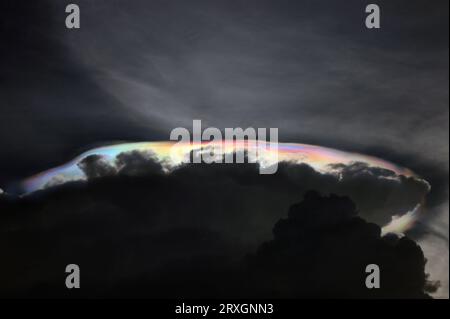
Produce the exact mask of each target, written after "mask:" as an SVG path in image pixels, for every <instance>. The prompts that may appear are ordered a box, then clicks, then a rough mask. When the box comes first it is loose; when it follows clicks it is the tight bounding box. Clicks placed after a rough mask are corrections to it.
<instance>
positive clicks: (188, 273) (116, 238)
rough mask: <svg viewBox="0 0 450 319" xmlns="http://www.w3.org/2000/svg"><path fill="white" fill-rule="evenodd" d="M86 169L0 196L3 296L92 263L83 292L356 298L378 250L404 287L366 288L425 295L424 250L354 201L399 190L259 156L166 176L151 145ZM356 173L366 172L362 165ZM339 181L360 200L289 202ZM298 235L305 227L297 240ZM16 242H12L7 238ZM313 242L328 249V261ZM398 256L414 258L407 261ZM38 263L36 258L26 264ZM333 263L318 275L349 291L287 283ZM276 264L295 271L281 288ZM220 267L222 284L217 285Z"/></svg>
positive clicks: (52, 290) (57, 285)
mask: <svg viewBox="0 0 450 319" xmlns="http://www.w3.org/2000/svg"><path fill="white" fill-rule="evenodd" d="M358 165H359V164H358ZM79 167H80V168H82V169H83V170H84V172H85V173H86V175H87V176H88V177H89V179H88V181H87V182H83V183H80V182H72V183H66V184H64V185H60V186H58V187H53V188H50V189H48V190H45V191H41V192H37V193H35V194H31V195H29V196H26V197H24V198H21V199H17V200H14V201H4V200H3V201H2V200H0V209H1V211H2V215H1V217H0V218H1V223H0V249H2V251H3V252H4V256H5V258H4V260H5V262H3V263H2V264H1V265H0V276H2V278H1V280H2V282H4V285H2V287H1V288H0V294H1V295H4V296H10V295H11V294H13V295H14V294H15V295H18V296H24V295H27V296H28V295H29V296H34V295H42V294H44V295H45V294H46V293H48V295H49V296H65V294H66V293H67V292H66V291H65V290H64V291H62V290H61V282H63V281H64V278H62V276H63V275H64V273H63V272H62V271H61V269H64V267H65V265H66V264H68V263H74V262H75V263H78V264H79V265H80V266H81V267H82V268H83V269H88V271H85V272H84V273H85V274H86V273H88V274H87V275H84V277H83V281H84V283H85V284H84V285H85V288H84V289H83V291H81V292H79V293H80V294H81V295H82V296H106V295H109V296H111V295H114V296H124V295H130V296H149V294H150V296H153V297H187V296H205V297H213V296H224V295H227V296H231V297H232V296H236V294H238V295H239V292H241V293H242V294H243V296H257V295H260V294H263V296H268V297H270V296H306V295H307V294H308V291H309V292H311V293H312V294H314V295H317V296H326V295H327V294H329V295H331V294H334V293H336V294H337V296H356V295H358V294H360V293H362V292H361V291H362V290H361V289H360V287H359V286H357V283H356V282H357V281H358V282H359V280H360V279H361V278H360V277H361V276H362V275H361V273H359V272H357V268H356V267H359V266H361V265H362V264H361V263H362V261H364V262H366V261H367V262H368V261H369V260H371V261H376V262H380V263H381V264H383V265H385V266H384V267H386V269H394V270H389V271H390V272H389V274H392V276H391V275H388V276H387V277H386V278H389V280H390V281H391V284H390V285H391V286H389V287H396V286H398V290H392V291H391V290H389V291H384V292H380V294H379V295H377V294H362V295H361V296H365V297H372V296H383V297H401V296H404V297H405V296H414V297H424V296H425V295H424V294H423V290H424V287H425V279H424V278H425V277H424V276H425V274H424V271H423V265H424V263H425V261H424V259H423V255H421V251H420V249H419V248H417V247H416V246H415V245H414V244H413V243H412V242H409V241H406V240H403V241H399V240H398V239H395V240H394V239H393V237H392V236H388V237H386V238H381V237H380V227H379V226H377V225H375V224H367V223H366V222H364V221H363V220H362V219H361V217H363V216H369V217H370V216H371V213H370V212H367V211H364V210H361V209H360V208H359V206H361V205H363V204H364V201H369V202H370V203H371V205H375V206H376V207H377V209H382V207H383V206H384V205H387V204H389V205H391V207H389V206H385V208H386V210H388V211H389V210H390V209H389V208H392V207H399V206H398V205H400V206H402V205H403V204H405V203H404V202H403V199H400V201H399V203H396V202H395V204H393V203H394V202H387V201H381V202H380V203H377V200H378V198H367V197H364V196H360V195H359V193H358V192H357V190H355V189H352V188H351V187H349V186H348V185H354V187H356V188H359V187H361V183H360V182H355V183H354V184H352V183H348V185H347V184H342V182H343V179H342V178H339V177H338V176H335V175H327V174H320V173H317V172H316V171H315V170H314V169H312V168H311V167H309V166H307V165H304V164H303V165H293V164H290V163H282V165H280V166H279V171H278V172H277V174H274V175H260V174H259V169H258V165H257V164H244V165H243V164H186V165H184V166H181V167H179V168H178V169H176V170H174V171H173V172H171V173H170V174H162V173H161V172H162V168H161V166H160V164H158V163H156V162H155V160H154V158H153V157H152V155H151V154H140V153H136V152H132V153H123V154H120V155H119V156H118V157H117V159H116V160H114V161H113V164H111V163H109V162H105V160H104V159H103V158H101V157H89V158H86V159H83V160H82V161H81V162H80V165H79ZM148 168H150V170H148ZM367 169H368V168H366V170H367ZM352 170H354V169H352ZM149 172H150V173H149ZM369 175H370V176H371V178H372V179H373V180H372V179H370V178H369V177H368V176H364V179H363V180H364V182H365V183H369V184H370V183H373V184H374V185H375V186H374V189H378V183H381V182H382V183H387V184H386V186H385V188H386V189H389V187H391V186H389V185H390V184H389V183H394V184H393V185H395V186H392V187H393V189H396V188H397V187H399V185H402V180H397V179H391V178H388V179H386V178H384V177H385V175H386V174H384V173H383V174H381V175H382V178H380V177H379V176H377V175H374V174H369ZM352 177H353V178H356V180H359V178H360V176H359V174H356V175H355V174H353V175H352ZM403 182H404V181H403ZM413 182H414V181H410V183H413ZM416 182H418V183H420V181H416ZM342 185H345V186H346V187H345V191H340V193H348V194H347V195H348V196H350V198H352V196H354V197H355V198H356V200H355V201H354V202H353V201H352V200H350V199H349V198H341V197H338V196H337V195H333V196H331V197H321V196H319V195H318V194H314V193H308V194H307V195H305V196H306V197H305V200H304V201H303V202H302V203H300V204H297V205H294V206H292V207H291V209H290V210H289V207H290V206H291V205H292V204H294V203H296V202H298V201H299V199H301V198H302V195H303V194H305V193H307V190H308V189H317V190H319V191H320V192H322V193H324V194H328V193H330V192H332V191H333V190H339V189H340V187H341V186H342ZM404 186H405V185H403V187H404ZM413 189H415V188H413ZM366 206H369V205H368V204H366ZM406 206H409V203H406V204H405V207H404V208H405V209H406ZM288 211H289V214H288V215H286V213H287V212H288ZM358 214H359V215H360V216H361V217H357V215H358ZM387 215H389V214H386V217H387ZM274 225H275V227H274ZM293 233H298V234H303V235H302V236H303V237H301V238H294V237H292V236H293V235H292V234H293ZM290 234H291V235H292V236H291V235H290ZM286 236H287V237H286ZM289 236H291V237H289ZM288 237H289V238H288ZM333 238H334V240H333ZM11 242H14V243H15V244H14V245H7V243H11ZM263 242H267V244H262V243H263ZM404 242H405V244H403V243H404ZM387 243H390V244H387ZM261 245H262V246H261ZM297 245H298V247H297V248H295V247H296V246H297ZM403 246H405V247H406V248H402V247H403ZM258 247H260V248H259V249H258ZM265 247H266V248H265ZM267 247H278V248H279V250H278V248H277V249H275V251H274V250H273V248H267ZM408 247H409V248H408ZM347 248H348V251H346V250H345V249H347ZM289 249H293V250H292V251H290V250H289ZM255 252H257V253H256V255H255ZM283 252H285V253H286V255H285V256H284V255H283V254H284V253H283ZM314 252H319V253H320V255H323V256H322V257H321V259H317V258H318V257H317V255H316V253H314ZM299 254H301V255H302V256H305V259H304V260H305V262H306V263H308V265H309V266H308V265H306V264H305V265H303V266H302V267H303V268H299V269H300V270H301V273H302V275H301V276H302V277H298V276H300V275H298V274H297V275H296V274H294V273H293V272H292V271H291V270H292V269H291V268H289V267H290V266H289V263H291V262H293V263H294V264H295V263H299V259H300V255H299ZM308 254H309V255H308ZM379 254H381V255H379ZM246 256H247V257H246ZM270 256H274V258H275V259H276V260H280V261H281V260H283V264H284V266H285V267H287V268H286V269H283V267H282V265H281V264H280V265H278V266H277V265H274V264H273V263H271V262H269V260H270ZM283 256H284V257H283ZM287 256H291V257H292V260H290V259H289V258H288V259H286V258H287ZM358 256H360V257H358ZM362 256H364V258H363V257H362ZM383 256H391V258H387V257H383ZM401 256H406V257H405V258H406V259H407V260H409V261H410V263H411V264H408V265H406V264H404V263H403V262H402V260H403V259H402V258H403V257H401ZM372 257H373V258H372ZM283 258H284V259H283ZM386 258H387V259H386ZM31 262H32V263H33V264H36V265H39V266H38V267H31V268H30V267H28V266H27V265H29V264H30V263H31ZM331 264H336V265H339V267H338V269H336V271H331V272H329V273H327V274H322V275H323V276H324V278H325V279H323V280H322V281H320V279H318V280H319V281H318V283H321V284H322V283H323V284H324V280H330V282H332V283H334V282H335V281H336V280H338V279H333V278H334V275H336V277H338V278H347V279H348V281H349V282H351V283H352V285H349V286H348V287H347V288H342V289H344V290H343V291H340V290H327V289H328V288H327V289H325V288H324V287H325V286H314V287H315V288H314V289H312V288H311V287H308V286H304V287H305V290H302V291H298V290H295V289H297V288H294V287H293V286H292V284H287V282H288V281H289V280H288V279H289V278H291V279H292V283H295V282H297V283H298V282H300V283H302V282H304V281H305V280H307V279H306V278H315V276H318V275H319V273H318V272H317V271H316V270H311V269H312V268H314V269H316V268H317V269H322V268H320V267H324V265H331ZM261 267H262V268H261ZM277 267H278V268H277ZM318 267H319V268H318ZM346 267H348V268H349V270H348V271H347V270H345V269H346ZM421 267H422V268H421ZM400 269H401V271H402V272H406V273H407V274H405V275H403V276H410V277H408V278H406V279H408V280H409V279H411V280H412V281H411V282H414V287H412V288H411V287H409V288H411V289H410V290H407V289H406V287H404V286H402V285H403V284H402V283H403V281H401V280H399V279H396V275H397V274H398V273H400ZM350 270H351V271H350ZM323 271H325V270H324V269H323ZM353 271H356V273H353ZM391 271H392V273H391ZM236 272H237V273H236ZM24 273H25V274H26V276H22V275H20V274H24ZM281 273H285V274H286V276H288V277H286V278H287V279H286V278H285V279H286V281H283V282H284V283H285V284H283V285H282V286H277V285H275V282H280V280H281V278H280V277H279V276H282V275H281ZM362 273H363V274H364V272H362ZM218 274H220V276H219V275H218ZM232 274H234V275H236V276H237V277H235V276H234V275H232ZM250 274H253V275H251V276H250ZM355 274H356V275H355ZM269 275H270V276H269ZM221 276H222V277H221ZM258 276H269V277H268V278H269V279H268V280H269V281H268V283H267V285H268V286H267V285H266V284H261V285H259V286H258V285H256V283H257V282H258V281H259V280H258V278H260V279H261V278H262V277H258ZM354 276H356V277H354ZM216 277H221V278H223V279H224V283H223V284H222V283H220V284H217V280H216V279H214V280H213V278H216ZM186 278H188V279H186ZM233 278H234V279H236V278H239V280H233ZM246 278H248V280H247V279H246ZM401 278H403V279H405V278H404V277H401ZM225 279H226V280H225ZM413 279H414V280H413ZM211 283H214V285H212V284H211ZM270 283H273V285H274V286H271V284H270ZM362 283H364V281H362ZM310 284H312V283H311V282H310ZM242 285H244V286H242ZM324 285H325V284H324ZM297 286H298V285H297ZM149 287H151V289H148V288H149ZM217 287H222V288H220V289H219V290H218V288H217ZM248 287H258V288H257V289H256V288H254V289H248ZM336 289H338V288H336ZM326 291H328V293H327V292H326ZM341 292H342V293H344V292H345V294H341ZM233 294H234V295H233Z"/></svg>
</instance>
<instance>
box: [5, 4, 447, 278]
mask: <svg viewBox="0 0 450 319" xmlns="http://www.w3.org/2000/svg"><path fill="white" fill-rule="evenodd" d="M77 3H78V4H79V5H80V7H81V10H82V28H81V29H80V30H76V31H68V30H66V29H65V27H64V19H65V13H64V5H65V3H63V2H60V1H56V0H55V1H47V0H40V1H33V2H30V1H16V0H15V1H8V0H7V1H2V2H1V4H0V9H1V10H0V14H1V15H2V19H0V35H1V38H2V39H3V40H2V43H3V47H2V50H1V57H0V69H1V70H2V72H1V74H0V82H1V90H0V147H1V151H0V185H1V187H6V186H4V185H5V183H6V182H9V181H11V180H14V179H17V177H19V176H20V177H24V176H28V175H30V173H34V172H37V171H42V170H43V169H46V168H48V167H52V166H54V165H55V164H60V163H62V162H65V161H66V160H67V159H68V158H70V157H71V155H73V154H74V153H77V152H78V150H79V149H80V148H84V147H87V145H89V144H91V143H99V142H103V141H111V140H154V139H167V137H168V136H169V132H170V130H171V129H172V128H174V127H176V126H180V125H182V126H186V127H190V126H191V123H192V119H194V118H199V119H202V120H203V122H204V123H205V124H206V125H212V126H216V127H218V128H224V127H237V126H241V127H249V126H253V127H279V128H280V139H282V140H285V141H294V142H309V143H315V144H319V145H325V146H333V147H336V148H341V149H346V150H353V151H359V152H363V153H367V154H374V155H377V156H379V157H382V158H385V159H388V160H391V161H393V162H398V163H399V164H402V165H403V166H405V167H410V168H413V169H414V170H415V171H416V172H418V173H419V174H420V175H421V176H423V177H424V178H425V179H426V180H428V181H430V183H431V186H432V192H431V198H430V199H431V200H430V204H431V205H432V206H433V210H432V211H433V217H430V219H432V218H434V220H433V223H435V224H436V225H438V226H439V225H440V224H442V223H444V224H445V223H446V225H447V226H448V205H447V206H446V205H445V202H447V201H448V159H449V157H448V153H449V151H448V126H449V124H448V123H449V114H448V112H449V108H448V101H449V100H448V85H449V83H448V1H446V0H442V1H433V2H430V1H425V0H424V1H407V0H405V1H395V2H393V1H378V2H377V3H378V4H379V5H380V6H381V9H382V28H381V30H376V31H373V30H372V31H368V30H366V29H365V28H364V26H363V19H364V5H365V4H366V3H363V2H361V1H345V2H342V1H306V0H305V1H264V0H263V1H247V0H246V1H201V0H199V1H158V0H156V1H143V0H136V1H132V2H130V1H109V0H96V1H84V0H78V1H77ZM366 196H367V195H366ZM443 202H444V203H443ZM287 205H288V204H287ZM440 207H446V208H444V209H443V210H442V209H438V208H440ZM444 233H445V234H446V235H447V237H448V227H447V229H446V230H445V232H444ZM426 246H427V247H428V248H429V247H430V246H433V245H429V244H427V245H426ZM436 255H437V256H442V255H447V256H448V248H447V249H446V251H444V252H443V251H439V252H437V253H436ZM440 258H441V257H440ZM444 259H445V258H444ZM447 259H448V257H447ZM431 264H432V265H433V264H435V263H431ZM446 269H447V270H448V263H447V265H446ZM447 272H448V271H447Z"/></svg>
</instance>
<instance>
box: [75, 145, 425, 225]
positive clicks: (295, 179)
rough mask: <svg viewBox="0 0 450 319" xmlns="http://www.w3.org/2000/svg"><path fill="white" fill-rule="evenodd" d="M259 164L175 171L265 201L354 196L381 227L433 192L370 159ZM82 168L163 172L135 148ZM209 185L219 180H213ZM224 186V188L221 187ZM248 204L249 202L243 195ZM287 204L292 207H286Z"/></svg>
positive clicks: (100, 173) (95, 173) (93, 172)
mask: <svg viewBox="0 0 450 319" xmlns="http://www.w3.org/2000/svg"><path fill="white" fill-rule="evenodd" d="M258 165H259V164H257V163H255V164H246V165H244V166H243V167H241V165H236V164H233V165H230V164H205V163H201V164H185V165H182V166H180V167H178V168H176V169H175V170H174V171H172V172H171V173H170V175H171V176H172V178H174V179H176V180H178V181H179V182H180V183H186V182H187V181H189V180H190V179H191V180H198V181H200V180H202V179H203V178H212V179H214V178H216V177H217V176H220V177H222V178H226V179H228V180H229V181H230V183H231V184H232V185H233V186H234V187H236V186H237V187H241V186H242V185H244V184H246V185H248V187H249V188H251V189H255V190H256V189H266V190H267V189H270V191H271V193H268V194H267V195H266V196H267V197H264V198H263V199H261V200H262V201H266V198H270V201H276V200H277V199H280V200H285V199H287V200H288V202H292V201H294V200H296V199H297V196H299V195H301V194H303V193H304V192H305V191H306V190H308V189H316V190H319V191H321V192H323V193H335V194H340V195H347V196H350V197H351V198H352V199H353V200H354V201H355V202H356V203H357V206H358V209H359V210H360V214H361V216H364V218H367V219H368V220H369V221H372V222H376V223H377V224H379V225H385V224H387V223H389V222H390V221H391V220H392V217H393V216H401V215H403V214H405V213H407V212H408V211H411V210H413V209H414V208H415V207H416V206H417V205H418V204H420V203H422V201H423V200H424V198H425V196H426V195H427V193H428V192H429V190H430V186H429V184H428V183H427V182H426V181H424V180H422V179H419V178H417V177H413V176H412V177H405V176H401V175H400V176H398V175H396V174H395V172H393V171H391V170H388V169H383V168H379V167H371V166H369V165H368V164H366V163H360V162H355V163H352V164H349V165H344V164H338V165H333V166H332V173H329V174H324V173H319V172H317V171H316V170H314V169H313V168H312V167H310V166H309V165H307V164H296V163H290V162H281V163H279V165H278V170H277V172H276V174H274V175H272V176H260V175H259V174H258V173H257V172H256V170H257V169H258ZM78 166H79V167H80V168H81V169H82V171H83V172H84V174H85V175H86V177H87V178H88V180H91V179H94V178H99V177H105V176H112V175H119V176H124V175H126V176H141V177H143V176H147V175H153V174H162V173H163V171H164V169H163V165H162V164H161V162H159V161H158V159H157V158H156V156H155V155H154V154H153V153H151V152H141V151H136V150H135V151H132V152H125V153H121V154H119V155H118V156H117V157H116V158H115V159H113V160H110V161H106V160H105V159H104V158H103V157H101V156H98V155H91V156H89V157H87V158H85V159H83V160H82V161H81V162H80V163H79V164H78ZM208 183H210V184H211V183H214V182H213V181H208ZM219 187H223V186H222V185H220V186H219ZM226 192H231V193H233V191H232V190H229V191H226ZM243 200H244V202H245V201H246V200H245V199H243ZM286 208H287V207H286Z"/></svg>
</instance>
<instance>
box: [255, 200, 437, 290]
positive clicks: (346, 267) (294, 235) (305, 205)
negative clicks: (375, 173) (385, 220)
mask: <svg viewBox="0 0 450 319" xmlns="http://www.w3.org/2000/svg"><path fill="white" fill-rule="evenodd" d="M273 233H274V239H273V240H272V241H270V242H267V243H265V244H263V245H262V246H261V247H260V249H259V251H258V252H257V254H256V255H255V256H253V257H252V258H251V259H250V260H251V267H250V270H251V272H249V276H250V277H251V278H252V280H251V283H252V285H256V286H257V287H258V290H257V291H259V292H260V294H261V296H264V295H268V294H271V295H273V294H275V295H277V296H278V297H284V298H286V297H289V296H296V297H311V296H313V297H336V296H338V297H340V298H349V297H350V298H370V297H375V298H424V297H426V295H425V294H424V290H425V289H426V288H427V289H431V290H434V289H436V286H435V285H436V283H429V282H427V276H426V274H425V272H424V269H425V263H426V260H425V259H424V255H423V252H422V250H421V249H420V247H419V246H418V245H417V244H416V243H414V241H412V240H410V239H408V238H406V237H404V238H401V239H399V238H398V237H397V236H395V235H388V236H385V237H383V238H382V237H380V233H381V229H380V227H379V226H377V225H375V224H371V223H367V222H365V221H364V220H363V219H361V218H360V217H358V216H357V210H356V207H355V205H354V203H353V202H352V201H351V200H350V199H349V198H347V197H339V196H336V195H330V196H329V197H321V196H320V194H318V193H316V192H309V193H307V194H306V195H305V199H304V200H303V201H302V202H300V203H299V204H295V205H293V206H292V207H291V209H290V210H289V216H288V218H285V219H281V220H280V221H278V222H277V224H276V225H275V227H274V230H273ZM369 264H376V265H378V266H379V267H380V270H381V274H382V275H381V277H382V284H381V289H379V290H377V289H374V290H369V289H367V288H366V286H365V277H366V275H367V274H366V273H365V271H364V270H365V267H366V266H367V265H369Z"/></svg>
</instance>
